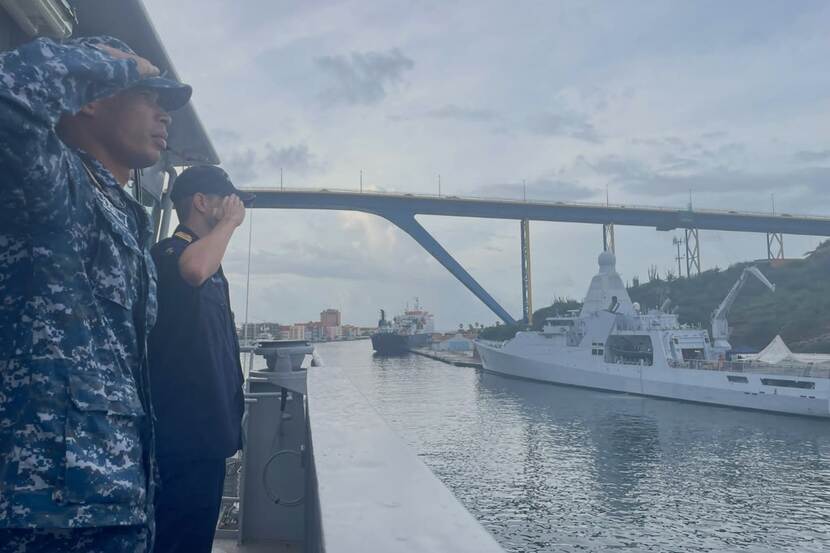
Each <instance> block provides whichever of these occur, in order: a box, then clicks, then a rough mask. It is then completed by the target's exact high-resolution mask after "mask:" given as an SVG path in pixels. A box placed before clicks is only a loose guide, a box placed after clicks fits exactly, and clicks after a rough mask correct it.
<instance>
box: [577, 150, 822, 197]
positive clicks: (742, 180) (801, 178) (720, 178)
mask: <svg viewBox="0 0 830 553" xmlns="http://www.w3.org/2000/svg"><path fill="white" fill-rule="evenodd" d="M590 166H591V167H592V168H593V169H594V171H596V173H597V174H599V175H603V176H607V177H609V178H610V179H611V181H612V182H613V183H616V184H619V185H622V188H623V189H624V190H626V191H628V192H631V193H635V194H648V195H652V196H663V197H665V196H676V195H685V194H688V192H689V190H693V191H695V192H696V193H697V192H704V193H712V194H717V195H725V194H743V195H745V194H746V193H753V197H756V196H757V193H758V192H776V191H782V192H784V191H786V192H787V193H788V194H790V195H793V196H803V199H804V200H807V199H809V198H810V197H811V196H813V195H815V194H816V193H823V192H824V191H825V189H826V187H827V183H828V182H830V167H805V168H799V169H794V170H777V171H769V172H763V173H761V172H751V171H746V170H743V169H734V168H731V167H725V166H719V167H712V168H706V169H702V170H699V171H693V172H685V173H675V172H671V171H667V170H664V169H654V168H652V167H650V166H649V165H647V164H645V163H643V162H641V161H639V160H635V159H629V158H623V157H618V156H608V157H605V158H602V159H599V160H597V161H595V162H592V163H590Z"/></svg>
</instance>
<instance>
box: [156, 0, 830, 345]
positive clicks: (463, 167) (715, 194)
mask: <svg viewBox="0 0 830 553" xmlns="http://www.w3.org/2000/svg"><path fill="white" fill-rule="evenodd" d="M145 5H146V7H147V9H148V11H149V13H150V16H151V18H152V20H153V22H154V24H155V25H156V28H157V30H158V32H159V34H160V36H161V38H162V40H163V42H164V43H165V46H166V48H167V50H168V53H169V54H170V56H171V58H172V59H173V62H174V65H175V66H176V70H177V71H178V73H179V75H180V76H181V77H182V79H183V80H184V81H186V82H188V83H190V84H191V85H193V87H194V94H193V100H192V101H193V102H194V104H195V107H196V110H197V113H198V114H199V116H200V118H201V119H202V122H203V124H204V126H205V128H206V129H207V130H208V133H209V134H210V136H211V138H212V140H213V142H214V145H215V147H216V149H217V151H218V152H219V155H220V157H221V159H222V162H223V163H222V166H223V167H224V168H225V169H226V170H227V171H228V172H229V174H230V175H231V177H232V179H233V180H234V182H235V183H236V184H237V186H240V187H275V186H279V185H280V173H281V172H282V179H283V183H284V186H286V187H294V188H328V189H352V190H354V189H357V188H358V186H359V183H360V173H361V171H362V172H363V182H364V189H376V190H384V191H397V192H406V193H436V192H437V189H438V184H437V183H438V175H440V179H441V189H442V190H441V191H442V193H444V194H452V195H458V196H477V197H501V198H521V197H522V194H523V189H524V187H526V190H527V198H528V199H539V200H554V201H579V202H605V201H606V200H608V201H610V202H612V203H620V204H634V205H654V206H667V207H685V206H687V205H688V203H689V202H690V200H691V202H692V205H693V206H694V207H696V208H718V209H734V210H747V211H759V212H769V211H771V210H772V209H773V204H774V209H775V211H776V212H786V213H792V214H801V213H809V214H830V205H828V198H829V195H828V186H830V71H828V66H827V60H828V59H830V31H828V29H830V3H827V2H823V1H815V2H811V1H799V0H796V1H792V2H779V1H761V0H752V1H730V2H722V1H705V0H701V1H694V2H692V1H688V2H672V1H656V0H655V1H625V0H615V1H611V0H608V1H604V2H593V1H586V0H581V1H545V2H533V1H524V2H495V1H488V0H476V1H464V0H456V1H450V0H443V1H431V0H411V1H408V2H405V1H397V0H385V1H383V2H370V1H362V2H354V1H318V2H306V1H274V0H245V1H239V0H235V1H231V0H227V1H223V0H177V1H176V2H170V1H167V0H145ZM522 183H524V187H523V184H522ZM419 221H420V222H421V223H422V224H423V225H424V226H425V227H426V228H427V230H429V231H430V232H431V233H432V234H433V235H434V236H435V237H436V238H437V239H438V240H439V241H440V242H441V243H442V244H443V245H444V246H445V247H446V248H447V249H448V250H449V251H450V252H451V253H452V254H453V255H454V256H455V257H456V259H458V260H459V261H460V262H461V263H462V264H463V265H464V266H465V268H467V270H468V271H469V272H470V273H472V275H473V276H474V277H475V278H476V279H477V280H478V281H479V282H480V283H481V284H482V285H483V286H484V288H485V289H487V290H488V291H489V292H490V294H491V295H492V296H494V297H495V298H496V300H497V301H498V302H499V303H501V305H503V306H504V307H505V308H506V309H507V310H508V311H509V312H510V313H512V314H514V317H516V318H520V316H521V309H522V307H521V306H522V301H521V269H520V253H519V223H518V222H517V221H493V220H483V219H460V218H449V217H434V216H430V217H419ZM251 223H252V224H253V239H252V244H251V251H252V256H251V258H252V261H251V278H250V290H249V301H248V310H247V317H248V320H250V321H272V322H280V323H283V324H290V323H293V322H300V321H308V320H316V319H318V318H319V313H320V311H322V310H323V309H325V308H328V307H334V308H338V309H341V311H342V313H343V321H344V323H352V324H359V325H371V324H375V323H376V321H377V318H378V310H379V309H381V308H383V309H386V311H387V313H392V314H394V313H397V312H399V311H401V310H403V309H404V308H405V306H406V305H407V304H409V305H411V304H412V303H413V302H414V299H415V298H416V297H418V298H419V299H420V303H421V304H422V306H423V307H424V308H426V309H428V310H429V311H431V312H432V313H434V314H435V319H436V326H437V328H439V329H445V330H448V329H451V328H455V327H457V326H458V325H459V324H465V325H466V324H468V323H475V322H478V323H482V324H493V323H494V322H495V321H496V319H497V317H496V316H495V315H494V314H493V313H492V312H490V311H489V310H488V309H487V308H486V307H485V306H484V305H483V304H481V303H480V302H479V301H478V300H477V299H476V298H475V297H474V296H473V295H472V294H471V293H470V292H468V291H467V290H466V288H464V287H463V285H461V284H460V283H459V282H457V281H456V280H455V278H454V277H452V276H451V275H450V274H449V273H448V272H447V271H446V270H444V269H443V267H441V266H440V265H439V264H438V263H437V262H436V261H435V260H433V259H432V257H431V256H430V255H429V254H428V253H426V252H425V251H424V250H423V249H421V248H420V246H418V245H417V244H416V243H415V242H414V240H412V239H411V238H410V237H409V236H408V235H406V234H404V233H403V231H401V230H399V229H397V228H396V227H394V226H393V225H391V224H390V223H388V222H386V221H384V220H382V219H380V218H378V217H376V216H373V215H368V214H363V213H356V212H334V211H292V210H262V209H259V210H253V211H249V213H248V217H247V219H246V221H245V223H243V225H242V227H240V228H239V229H238V231H237V232H236V234H235V235H234V237H233V239H232V241H231V244H230V246H229V250H228V253H227V255H226V257H225V260H224V267H225V271H226V273H227V274H228V278H229V281H230V283H231V294H232V297H233V307H234V311H235V312H236V314H237V320H238V321H242V320H243V319H244V318H245V314H246V307H245V306H246V301H245V298H246V273H247V259H248V256H247V252H248V234H249V226H248V225H249V224H251ZM674 236H679V234H678V233H673V232H658V231H655V230H654V229H648V228H637V227H617V228H616V253H617V269H618V271H619V272H620V274H621V275H622V277H623V279H624V280H626V281H630V280H631V279H632V278H633V277H635V276H636V277H639V278H640V279H642V280H645V278H646V276H647V273H648V269H649V267H650V266H652V265H654V266H657V267H658V270H659V271H660V272H661V274H665V273H666V272H667V271H673V272H675V273H676V272H677V262H676V261H675V259H674V256H675V248H674V246H673V245H672V238H673V237H674ZM818 243H819V239H817V238H813V237H795V236H785V238H784V249H785V254H786V256H787V257H800V256H802V255H804V254H805V253H806V252H808V251H810V250H812V249H813V248H815V246H816V245H817V244H818ZM601 249H602V229H601V227H598V226H593V225H582V224H564V223H545V222H533V223H531V252H532V268H533V273H532V278H533V301H534V306H535V307H541V306H543V305H547V304H549V303H550V302H551V301H552V300H553V298H556V297H572V298H575V299H580V300H581V299H582V297H583V295H584V293H585V291H586V290H587V286H588V283H589V280H590V278H591V276H592V275H593V274H594V273H595V272H596V268H597V265H596V258H597V255H598V254H599V253H600V251H601ZM700 250H701V254H700V258H701V265H702V268H703V269H708V268H713V267H722V268H725V267H727V266H729V265H731V264H733V263H736V262H740V261H746V260H751V259H759V258H764V257H766V243H765V236H764V235H756V234H746V233H725V232H723V233H722V232H713V231H701V232H700Z"/></svg>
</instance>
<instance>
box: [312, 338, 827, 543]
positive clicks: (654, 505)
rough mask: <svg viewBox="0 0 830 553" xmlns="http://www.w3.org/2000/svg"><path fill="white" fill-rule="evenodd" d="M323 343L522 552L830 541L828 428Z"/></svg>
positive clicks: (396, 425) (427, 459) (414, 443)
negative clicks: (375, 353) (549, 383)
mask: <svg viewBox="0 0 830 553" xmlns="http://www.w3.org/2000/svg"><path fill="white" fill-rule="evenodd" d="M321 351H323V352H324V357H325V358H326V360H327V361H328V362H329V363H330V364H334V363H336V364H338V365H340V366H342V367H344V368H347V369H348V370H349V372H350V374H351V375H352V378H353V380H354V381H355V382H356V383H358V385H359V386H360V389H361V391H362V392H363V393H364V394H365V395H366V396H367V397H368V398H369V399H370V401H371V402H372V403H373V404H374V405H375V407H376V408H377V409H378V411H379V412H380V413H381V414H382V415H383V416H384V418H385V419H386V420H387V421H388V422H389V424H390V426H392V427H393V428H394V429H395V430H396V431H397V432H398V433H399V434H400V435H401V436H402V437H403V438H404V439H405V440H406V441H407V442H409V443H410V444H411V445H412V446H413V447H414V448H415V449H416V451H418V453H419V454H420V455H422V457H423V459H424V461H425V462H426V463H427V464H428V465H429V466H430V468H432V469H433V471H434V472H435V473H436V474H437V475H438V476H439V478H441V479H442V480H443V481H444V482H445V483H446V484H447V485H448V486H449V487H450V488H451V489H452V490H453V491H454V493H455V494H456V495H457V497H459V499H460V500H461V501H462V502H463V503H464V504H465V505H466V506H467V507H468V508H469V509H470V511H471V512H472V513H473V514H474V515H475V516H476V517H477V518H478V519H479V520H481V521H482V523H483V524H484V525H485V526H486V527H487V528H488V529H489V530H490V531H491V532H492V533H493V534H494V535H495V536H496V537H497V538H498V539H499V541H500V542H501V543H502V544H503V545H504V546H505V548H506V549H508V550H510V551H552V550H556V551H605V550H607V549H616V548H622V549H628V550H633V551H752V552H757V551H769V552H772V551H826V550H830V534H828V527H830V525H828V522H830V459H829V458H828V454H829V453H830V426H829V425H828V423H827V422H825V421H821V420H812V419H806V418H799V417H788V416H780V415H772V414H764V413H754V412H748V411H738V410H733V409H727V408H718V407H709V406H700V405H693V404H684V403H677V402H671V401H664V400H657V399H649V398H638V397H633V396H626V395H621V394H608V393H603V392H593V391H588V390H580V389H575V388H565V387H558V386H553V385H546V384H539V383H533V382H528V381H522V380H515V379H507V378H504V377H500V376H496V375H491V374H486V373H485V374H481V373H477V372H475V371H473V370H472V369H462V368H457V367H451V366H448V365H444V364H441V363H439V362H435V361H432V360H429V359H424V358H421V357H416V356H406V357H401V358H372V356H371V353H370V350H369V348H368V347H367V345H366V344H361V343H358V344H337V345H331V346H324V347H323V348H321Z"/></svg>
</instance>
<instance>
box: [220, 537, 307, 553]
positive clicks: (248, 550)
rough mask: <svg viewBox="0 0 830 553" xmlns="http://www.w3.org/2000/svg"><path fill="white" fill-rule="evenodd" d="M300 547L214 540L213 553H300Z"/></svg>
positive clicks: (296, 545) (278, 543) (274, 543)
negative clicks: (240, 543) (238, 543)
mask: <svg viewBox="0 0 830 553" xmlns="http://www.w3.org/2000/svg"><path fill="white" fill-rule="evenodd" d="M301 551H302V546H301V545H298V544H288V543H280V542H268V543H250V544H248V543H246V544H245V545H237V543H236V540H235V539H216V540H214V541H213V553H300V552H301Z"/></svg>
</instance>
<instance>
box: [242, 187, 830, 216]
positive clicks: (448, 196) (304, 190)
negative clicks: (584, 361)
mask: <svg viewBox="0 0 830 553" xmlns="http://www.w3.org/2000/svg"><path fill="white" fill-rule="evenodd" d="M244 190H245V191H251V192H254V193H256V192H287V193H297V192H300V193H317V192H324V193H325V192H334V193H338V194H353V195H355V196H368V195H376V196H384V197H396V198H398V197H399V198H415V199H425V200H426V199H428V200H462V201H463V200H467V201H483V202H509V203H514V204H519V205H521V204H536V205H550V206H561V207H591V208H596V207H605V208H609V209H626V210H630V209H642V210H649V211H658V212H661V213H678V212H683V211H689V212H690V213H697V214H703V215H705V214H712V215H729V216H737V217H740V216H749V217H774V218H780V219H783V220H789V219H811V220H815V221H830V216H828V215H818V214H808V213H772V212H764V211H738V210H731V209H711V208H702V209H691V210H690V209H687V208H682V207H679V208H678V207H667V206H654V205H642V204H619V203H604V202H573V201H567V202H566V201H560V200H536V199H530V198H528V199H518V198H502V197H497V196H488V197H484V196H460V195H453V194H441V195H438V194H424V193H412V192H392V191H386V190H366V191H363V192H361V191H359V190H353V189H348V188H272V187H256V188H247V189H244Z"/></svg>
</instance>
